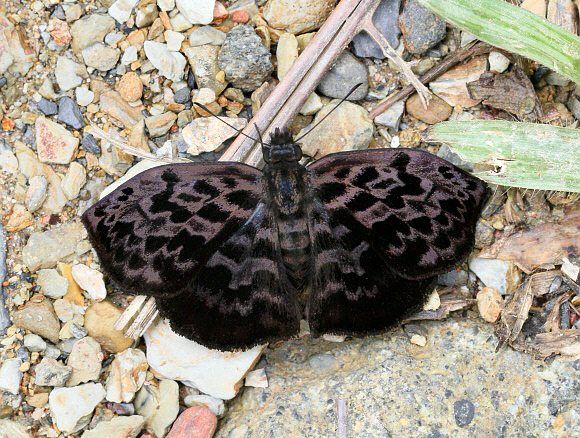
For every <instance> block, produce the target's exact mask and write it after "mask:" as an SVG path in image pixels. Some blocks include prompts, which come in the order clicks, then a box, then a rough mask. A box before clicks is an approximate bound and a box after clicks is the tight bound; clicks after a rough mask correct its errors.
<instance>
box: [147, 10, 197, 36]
mask: <svg viewBox="0 0 580 438" xmlns="http://www.w3.org/2000/svg"><path fill="white" fill-rule="evenodd" d="M152 27H153V26H152ZM192 27H193V24H191V22H190V21H189V20H188V19H187V18H185V15H183V14H181V13H180V14H177V15H176V16H174V17H173V18H172V19H171V20H170V25H169V26H168V28H172V29H173V30H174V31H176V32H185V31H186V30H188V29H191V28H192ZM162 30H163V29H162Z"/></svg>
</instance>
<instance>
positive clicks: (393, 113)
mask: <svg viewBox="0 0 580 438" xmlns="http://www.w3.org/2000/svg"><path fill="white" fill-rule="evenodd" d="M404 111H405V102H403V101H402V100H400V101H398V102H395V103H394V104H393V105H391V106H390V107H389V108H388V109H387V110H386V111H384V112H383V113H381V114H379V115H378V116H377V117H375V123H376V124H378V125H383V126H386V127H387V128H390V129H392V130H393V131H395V132H397V131H398V130H399V123H401V118H402V117H403V112H404Z"/></svg>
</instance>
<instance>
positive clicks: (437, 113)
mask: <svg viewBox="0 0 580 438" xmlns="http://www.w3.org/2000/svg"><path fill="white" fill-rule="evenodd" d="M406 108H407V112H408V113H409V115H411V116H413V117H416V118H417V119H419V120H421V121H422V122H425V123H428V124H429V125H434V124H435V123H439V122H442V121H443V120H447V119H448V118H449V116H450V115H451V112H452V111H453V108H452V107H451V105H449V104H448V103H446V102H445V101H444V100H443V99H441V98H440V97H437V96H435V95H432V96H431V100H430V101H429V106H428V107H427V109H425V107H424V106H423V104H422V103H421V100H420V99H419V95H418V94H414V95H413V96H411V97H409V99H407V104H406Z"/></svg>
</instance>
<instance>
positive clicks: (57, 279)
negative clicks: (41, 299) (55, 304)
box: [36, 269, 68, 300]
mask: <svg viewBox="0 0 580 438" xmlns="http://www.w3.org/2000/svg"><path fill="white" fill-rule="evenodd" d="M36 284H37V285H38V287H40V290H41V291H42V293H43V294H44V296H47V297H49V298H52V299H53V300H58V299H59V298H62V297H64V296H65V295H66V293H67V291H68V280H67V279H66V278H64V277H63V276H62V275H60V274H59V273H58V272H57V270H56V269H41V270H39V271H38V278H37V279H36Z"/></svg>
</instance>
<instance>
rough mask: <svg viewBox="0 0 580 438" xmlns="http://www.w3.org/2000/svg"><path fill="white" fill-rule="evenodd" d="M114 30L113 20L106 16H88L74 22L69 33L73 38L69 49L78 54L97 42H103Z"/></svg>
mask: <svg viewBox="0 0 580 438" xmlns="http://www.w3.org/2000/svg"><path fill="white" fill-rule="evenodd" d="M113 30H115V20H113V19H112V18H111V17H110V16H108V15H107V14H88V15H86V16H85V17H83V18H81V19H80V20H77V21H75V22H74V23H73V24H72V26H71V28H70V33H71V35H72V37H73V40H72V43H71V47H72V49H73V51H74V52H75V53H77V54H80V53H81V51H82V50H83V49H84V48H86V47H89V46H90V45H91V44H94V43H96V42H97V41H103V40H104V39H105V35H107V34H108V33H109V32H112V31H113Z"/></svg>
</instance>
